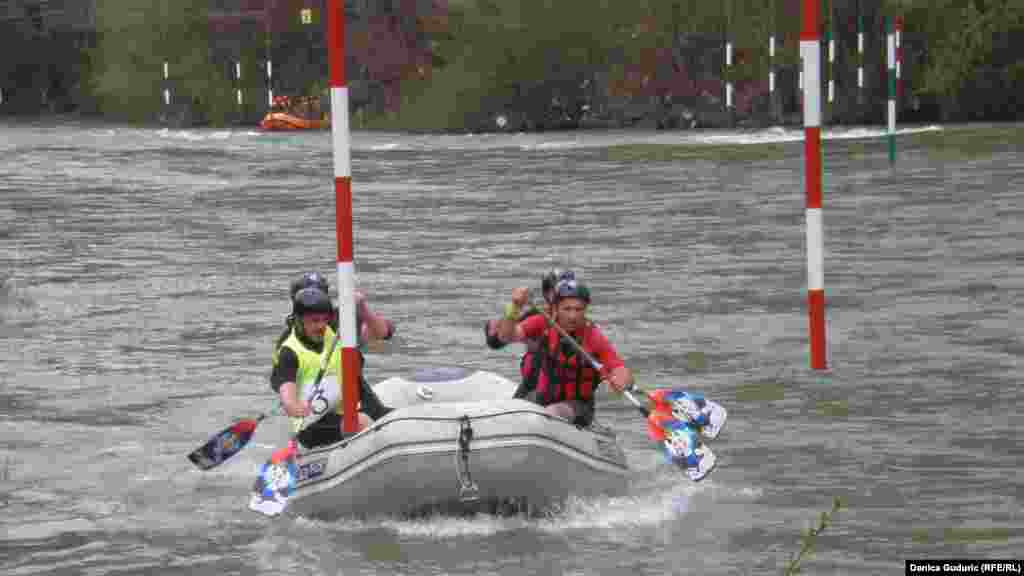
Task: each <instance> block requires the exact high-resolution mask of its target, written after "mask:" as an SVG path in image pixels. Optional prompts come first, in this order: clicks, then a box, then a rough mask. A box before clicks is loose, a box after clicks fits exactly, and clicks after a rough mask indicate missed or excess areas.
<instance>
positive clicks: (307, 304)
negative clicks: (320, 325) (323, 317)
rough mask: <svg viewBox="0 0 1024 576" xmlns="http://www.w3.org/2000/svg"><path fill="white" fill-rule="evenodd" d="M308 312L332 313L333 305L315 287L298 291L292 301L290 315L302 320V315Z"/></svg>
mask: <svg viewBox="0 0 1024 576" xmlns="http://www.w3.org/2000/svg"><path fill="white" fill-rule="evenodd" d="M310 312H312V313H316V312H320V313H324V314H333V313H334V304H333V303H331V299H330V297H329V296H327V293H326V292H323V291H322V290H320V289H319V288H317V287H316V286H310V287H308V288H303V289H301V290H299V291H298V292H296V293H295V298H293V299H292V315H293V316H294V317H296V318H302V315H303V314H307V313H310Z"/></svg>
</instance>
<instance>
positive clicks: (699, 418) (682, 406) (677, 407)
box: [647, 388, 728, 440]
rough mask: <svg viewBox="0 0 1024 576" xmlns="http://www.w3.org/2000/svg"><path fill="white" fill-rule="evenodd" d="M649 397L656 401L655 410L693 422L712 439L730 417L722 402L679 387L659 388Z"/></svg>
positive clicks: (677, 418)
mask: <svg viewBox="0 0 1024 576" xmlns="http://www.w3.org/2000/svg"><path fill="white" fill-rule="evenodd" d="M647 397H648V398H650V399H651V400H652V401H653V402H654V410H655V411H659V412H669V413H671V414H672V416H674V417H675V419H676V420H681V421H684V422H689V423H691V424H693V425H694V426H696V427H698V428H699V429H700V433H701V435H703V436H704V437H705V438H708V439H711V440H714V439H715V438H717V437H718V435H719V433H721V432H722V427H724V426H725V420H726V418H727V417H728V413H727V412H726V411H725V408H723V407H722V405H721V404H719V403H717V402H712V401H711V400H708V399H706V398H704V396H701V395H700V394H692V393H690V392H686V391H685V390H680V389H678V388H671V389H670V388H659V389H657V390H655V391H653V392H648V393H647Z"/></svg>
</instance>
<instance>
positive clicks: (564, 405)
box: [498, 278, 633, 426]
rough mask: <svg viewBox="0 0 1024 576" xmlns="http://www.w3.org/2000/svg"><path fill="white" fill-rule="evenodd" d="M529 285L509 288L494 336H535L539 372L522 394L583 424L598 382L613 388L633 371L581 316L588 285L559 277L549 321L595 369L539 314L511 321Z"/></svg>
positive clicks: (507, 338)
mask: <svg viewBox="0 0 1024 576" xmlns="http://www.w3.org/2000/svg"><path fill="white" fill-rule="evenodd" d="M529 297H530V296H529V290H527V289H526V288H516V289H515V290H513V291H512V304H511V306H510V307H509V310H508V312H507V314H506V316H505V318H502V320H501V321H500V322H499V323H498V336H499V338H501V339H502V340H503V341H505V342H524V341H527V340H532V339H539V340H540V344H541V345H540V346H539V348H538V351H537V354H536V357H535V359H536V361H538V362H539V363H540V374H539V376H538V379H537V386H536V388H535V389H534V390H533V391H532V392H530V393H529V394H528V395H527V396H526V399H527V400H530V401H532V402H535V403H537V404H540V405H541V406H544V407H545V411H546V412H548V413H549V414H552V415H554V416H558V417H560V418H564V419H566V420H568V421H570V422H572V423H573V424H575V425H577V426H589V425H590V423H591V422H592V421H593V419H594V393H595V392H596V391H597V387H598V385H599V384H600V383H601V382H602V381H607V382H608V384H609V385H610V386H611V387H612V388H613V389H615V390H616V391H618V392H621V391H622V390H624V389H625V388H626V387H628V386H630V385H632V383H633V373H632V372H631V371H630V370H629V368H627V367H626V366H625V363H624V362H623V361H622V358H621V357H620V356H619V353H618V352H617V351H616V350H615V347H614V346H613V345H612V343H611V342H609V341H608V338H606V337H605V335H604V333H603V332H601V329H600V328H598V327H597V326H596V325H595V324H593V323H591V322H590V321H589V320H587V317H586V312H587V307H588V306H590V290H589V289H588V288H587V287H586V286H585V285H584V284H582V283H580V282H578V281H577V280H576V279H575V278H564V279H562V280H561V281H559V282H558V284H557V285H556V286H555V293H554V299H553V304H554V312H555V313H554V318H553V320H554V321H555V322H557V323H558V325H559V326H560V327H561V328H562V330H564V331H565V332H566V333H568V334H569V335H571V336H572V337H573V338H574V339H575V340H576V342H577V343H578V344H579V345H580V346H581V347H582V348H583V349H584V350H585V351H586V352H587V353H588V354H590V355H591V356H592V357H593V358H594V359H596V360H597V361H598V362H600V363H601V364H602V367H601V368H602V370H601V372H598V371H597V370H596V369H595V368H594V367H593V366H591V365H590V364H589V363H588V362H587V361H586V360H585V359H584V358H583V357H582V355H581V354H579V352H578V351H577V350H576V348H575V347H574V346H573V345H572V344H571V343H569V342H562V337H561V335H560V334H559V332H558V330H556V329H555V328H554V327H553V326H550V325H549V324H548V320H547V319H546V318H545V317H544V316H543V315H540V314H538V315H535V316H530V317H529V318H526V319H525V320H523V321H521V322H517V321H516V319H517V318H518V313H519V310H521V309H522V308H523V307H525V306H527V305H528V304H529Z"/></svg>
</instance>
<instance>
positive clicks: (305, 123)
mask: <svg viewBox="0 0 1024 576" xmlns="http://www.w3.org/2000/svg"><path fill="white" fill-rule="evenodd" d="M330 126H331V121H330V120H328V119H327V118H326V116H325V115H323V114H322V113H321V112H320V100H319V99H316V98H296V99H295V100H292V99H291V98H289V97H288V96H278V97H276V98H274V105H273V106H272V107H271V109H270V111H269V112H267V115H266V116H264V117H263V120H261V121H260V128H262V129H264V130H276V131H291V130H322V129H324V128H329V127H330Z"/></svg>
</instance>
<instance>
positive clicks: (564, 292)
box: [554, 277, 590, 305]
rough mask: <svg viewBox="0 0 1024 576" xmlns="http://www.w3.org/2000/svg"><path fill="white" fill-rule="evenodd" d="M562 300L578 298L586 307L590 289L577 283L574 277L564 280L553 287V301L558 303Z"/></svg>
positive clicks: (588, 301)
mask: <svg viewBox="0 0 1024 576" xmlns="http://www.w3.org/2000/svg"><path fill="white" fill-rule="evenodd" d="M563 298H579V299H580V300H583V301H584V302H586V303H587V304H588V305H589V304H590V289H589V288H587V285H586V284H584V283H582V282H577V281H576V278H575V277H572V278H565V279H563V280H560V281H559V282H558V285H557V286H555V301H554V303H556V304H557V303H558V302H559V301H560V300H562V299H563Z"/></svg>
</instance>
